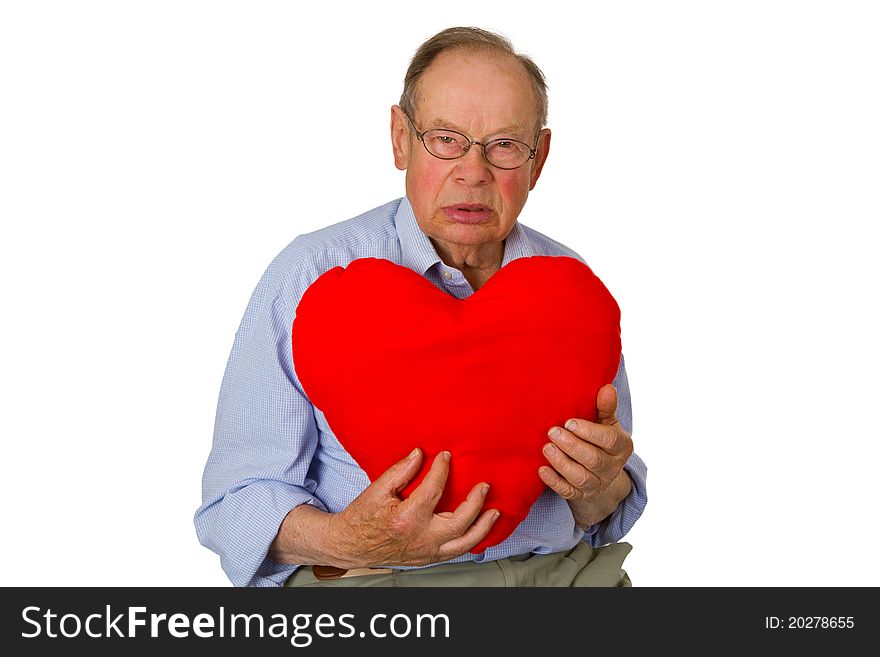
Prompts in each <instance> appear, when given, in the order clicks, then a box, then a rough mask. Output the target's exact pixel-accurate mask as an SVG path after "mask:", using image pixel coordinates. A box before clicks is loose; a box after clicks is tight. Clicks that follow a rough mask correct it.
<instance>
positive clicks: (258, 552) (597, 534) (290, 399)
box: [194, 198, 647, 586]
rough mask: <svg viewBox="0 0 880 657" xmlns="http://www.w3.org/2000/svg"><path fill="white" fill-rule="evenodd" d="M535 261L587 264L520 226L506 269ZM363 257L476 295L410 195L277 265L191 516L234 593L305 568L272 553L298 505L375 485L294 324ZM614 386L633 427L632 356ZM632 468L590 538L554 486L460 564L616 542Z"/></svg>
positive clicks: (259, 292) (331, 506)
mask: <svg viewBox="0 0 880 657" xmlns="http://www.w3.org/2000/svg"><path fill="white" fill-rule="evenodd" d="M533 255H549V256H569V257H573V258H577V259H578V260H581V261H582V262H583V259H582V258H581V257H580V256H579V255H577V254H576V253H575V252H574V251H572V250H571V249H568V248H567V247H565V246H563V245H562V244H559V243H558V242H555V241H553V240H551V239H549V238H548V237H545V236H544V235H542V234H540V233H538V232H537V231H535V230H532V229H531V228H527V227H526V226H523V225H521V224H519V223H517V224H515V225H514V227H513V230H512V231H511V232H510V234H509V235H508V237H507V239H506V240H505V243H504V260H503V261H502V266H504V265H505V264H507V263H508V262H510V261H511V260H515V259H516V258H524V257H528V256H533ZM357 258H384V259H387V260H391V261H392V262H395V263H398V264H400V265H403V266H405V267H408V268H410V269H412V270H413V271H415V272H416V273H418V274H420V275H423V276H425V277H426V278H427V279H428V280H429V281H431V282H432V283H433V284H434V285H436V286H437V287H438V288H440V289H441V290H443V291H445V292H448V293H449V294H451V295H453V296H455V297H457V298H460V299H463V298H465V297H467V296H469V295H471V294H473V289H472V288H471V286H470V284H469V283H468V282H467V280H466V279H465V278H464V276H463V275H462V273H461V272H460V271H459V270H457V269H453V268H452V267H448V266H446V265H445V264H443V262H442V261H441V260H440V257H439V256H438V255H437V252H436V250H435V249H434V247H433V245H432V244H431V241H430V240H429V239H428V237H427V236H426V235H425V234H424V233H423V232H422V231H421V229H419V227H418V224H417V223H416V219H415V215H414V214H413V210H412V206H411V205H410V203H409V201H408V200H407V199H406V198H403V199H397V200H395V201H392V202H390V203H387V204H386V205H383V206H381V207H378V208H375V209H373V210H370V211H369V212H366V213H364V214H362V215H360V216H358V217H355V218H353V219H349V220H348V221H343V222H340V223H337V224H334V225H332V226H328V227H326V228H322V229H321V230H318V231H315V232H313V233H309V234H305V235H300V236H299V237H297V238H296V239H295V240H293V242H291V243H290V244H289V245H288V246H287V247H286V248H285V249H284V250H283V251H282V252H281V253H280V254H278V256H277V257H276V258H275V259H274V260H273V261H272V263H271V264H270V265H269V267H268V268H267V269H266V272H265V273H264V274H263V277H262V278H261V279H260V282H259V284H258V285H257V287H256V289H255V290H254V292H253V295H252V296H251V299H250V302H249V303H248V306H247V310H246V311H245V314H244V317H243V319H242V321H241V325H240V326H239V329H238V331H237V332H236V335H235V341H234V343H233V345H232V352H231V354H230V356H229V362H228V363H227V366H226V371H225V373H224V375H223V382H222V385H221V387H220V398H219V401H218V404H217V416H216V421H215V425H214V442H213V446H212V449H211V453H210V455H209V456H208V461H207V464H206V466H205V471H204V476H203V479H202V505H201V506H200V507H199V508H198V510H197V511H196V513H195V518H194V522H195V528H196V533H197V535H198V538H199V541H200V542H201V543H202V545H204V546H205V547H207V548H209V549H211V550H213V551H214V552H216V553H217V554H219V555H220V562H221V565H222V567H223V570H224V571H225V572H226V575H227V576H228V577H229V579H230V580H231V581H232V583H233V584H234V585H236V586H281V585H283V584H284V581H285V580H286V579H287V578H288V577H289V576H290V575H291V574H292V573H293V572H294V570H296V568H297V567H298V566H296V565H290V564H280V563H276V562H274V561H272V560H271V559H268V558H267V557H266V553H267V551H268V549H269V545H270V544H271V542H272V541H273V539H274V538H275V536H276V534H277V532H278V528H279V526H280V525H281V521H282V520H284V517H285V516H286V515H287V514H288V512H289V511H290V510H291V509H292V508H294V507H295V506H298V505H300V504H311V505H312V506H315V507H317V508H319V509H321V510H323V511H329V512H331V513H336V512H339V511H341V510H343V509H344V508H345V507H346V506H347V505H348V504H349V503H350V502H351V501H352V500H353V499H354V498H355V497H356V496H357V495H358V494H360V493H361V491H363V489H364V488H366V486H367V485H368V484H369V479H368V478H367V475H366V473H365V472H364V471H363V470H361V468H360V467H358V465H357V464H356V463H355V462H354V460H353V459H352V458H351V456H349V454H348V452H346V450H345V449H344V448H343V447H342V445H340V443H339V441H338V440H337V439H336V436H334V435H333V431H331V429H330V427H329V426H328V425H327V422H326V420H325V419H324V415H323V413H321V411H319V410H318V409H317V408H315V407H314V406H312V404H311V403H310V402H309V400H308V399H307V398H306V396H305V394H304V393H303V390H302V387H301V386H300V383H299V381H298V379H297V377H296V373H295V372H294V368H293V359H292V355H291V327H292V325H293V319H294V316H295V312H296V307H297V304H298V303H299V300H300V298H301V297H302V295H303V293H304V292H305V290H306V289H307V288H308V287H309V285H311V284H312V283H313V282H314V281H315V280H316V279H317V278H318V277H319V276H320V275H321V274H323V273H324V272H326V271H327V270H329V269H332V268H333V267H336V266H343V267H344V266H346V265H347V264H348V263H350V262H351V261H352V260H355V259H357ZM614 385H615V387H616V388H617V395H618V407H617V415H618V420H619V421H620V423H621V425H623V427H624V428H625V429H626V430H627V431H629V432H632V411H631V404H630V391H629V385H628V383H627V379H626V370H625V369H624V361H623V357H621V361H620V369H619V370H618V373H617V376H616V377H615V379H614ZM548 429H549V427H548ZM626 468H627V471H628V472H629V475H630V477H631V478H632V481H633V488H632V492H631V493H630V495H629V497H627V498H626V500H624V502H623V503H622V504H621V505H620V506H619V507H618V509H617V510H616V511H615V512H614V513H613V514H612V515H611V516H609V517H608V518H606V519H605V520H603V521H602V522H600V523H598V524H596V525H594V526H592V527H590V528H589V529H588V530H587V531H586V532H584V531H582V530H581V529H579V528H578V527H577V525H576V524H575V522H574V519H573V517H572V514H571V511H570V509H569V506H568V503H567V502H566V501H565V500H564V499H562V498H561V497H559V495H557V494H556V493H554V492H553V491H552V490H550V489H549V488H548V489H546V490H545V492H544V493H543V494H542V495H541V496H540V497H539V498H538V500H537V501H536V502H535V503H534V505H533V506H532V509H531V511H530V512H529V515H528V516H527V517H526V518H525V520H523V521H522V523H520V525H519V526H518V527H517V529H516V530H515V531H514V532H513V534H511V535H510V536H509V537H508V538H507V539H506V540H505V541H504V542H503V543H500V544H498V545H495V546H492V547H489V548H486V550H485V551H484V552H483V553H482V554H480V555H475V554H471V553H467V554H465V555H462V556H461V557H458V558H457V559H454V560H453V561H467V560H473V561H492V560H495V559H502V558H504V557H508V556H511V555H516V554H526V553H529V552H534V553H538V554H545V553H550V552H559V551H563V550H568V549H570V548H572V547H574V546H575V545H576V544H577V542H578V541H580V540H584V541H586V542H588V543H589V544H590V545H592V546H599V545H605V544H607V543H612V542H616V541H619V540H620V539H622V538H623V536H624V535H625V534H626V533H627V532H628V531H629V530H630V528H631V527H632V526H633V524H635V522H636V520H638V518H639V516H641V514H642V511H643V510H644V508H645V505H646V504H647V493H646V488H645V478H646V475H647V469H646V467H645V465H644V463H643V462H642V461H641V459H640V458H639V457H638V456H636V455H635V454H633V455H632V457H631V458H630V460H629V461H628V463H627V465H626Z"/></svg>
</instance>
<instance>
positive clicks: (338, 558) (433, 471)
mask: <svg viewBox="0 0 880 657" xmlns="http://www.w3.org/2000/svg"><path fill="white" fill-rule="evenodd" d="M422 458H423V457H422V452H421V450H419V449H415V450H413V452H412V453H411V454H410V455H409V456H408V457H406V458H405V459H403V460H401V461H398V462H397V463H395V464H394V465H392V466H391V467H390V468H389V469H388V470H386V471H385V472H384V473H383V474H382V475H381V476H380V477H379V478H378V479H376V480H375V481H374V482H372V483H371V484H370V485H369V486H367V488H365V489H364V491H363V492H362V493H361V494H360V495H358V496H357V497H356V498H355V499H354V500H352V502H351V504H349V505H348V506H347V507H346V508H345V509H344V510H343V511H341V512H339V513H335V514H327V513H324V512H322V511H320V510H318V509H315V508H314V507H310V506H307V505H302V506H299V507H296V508H295V509H293V510H292V511H291V512H290V513H289V514H288V516H287V518H285V520H284V522H282V524H281V529H280V530H279V532H278V536H277V537H276V539H275V541H273V543H272V546H271V548H270V550H269V555H268V556H269V557H270V558H272V559H274V560H276V561H279V562H282V563H284V562H286V563H299V564H319V563H320V564H326V565H332V566H337V567H340V568H349V569H351V568H362V567H369V566H423V565H425V564H429V563H436V562H440V561H447V560H449V559H454V558H455V557H458V556H461V555H462V554H464V553H465V552H467V551H468V550H470V549H471V548H472V547H473V546H474V545H476V544H477V543H479V542H480V541H481V540H482V539H483V538H484V537H485V536H486V534H488V533H489V530H490V529H491V528H492V525H493V524H494V523H495V520H496V519H497V518H498V515H499V512H498V511H497V510H494V509H490V510H488V511H484V512H483V513H482V514H481V513H480V509H481V508H482V506H483V501H484V500H485V499H486V493H487V492H488V490H489V485H488V484H485V483H483V484H477V485H476V486H474V487H473V489H471V491H470V493H469V494H468V496H467V498H466V499H465V500H464V501H463V502H462V503H461V504H460V505H459V506H458V508H456V510H455V511H446V512H443V513H434V509H435V507H436V506H437V503H438V502H439V501H440V497H441V496H442V495H443V489H444V487H445V486H446V479H447V477H448V476H449V459H450V455H449V452H441V453H440V454H438V455H437V457H436V458H435V459H434V462H433V463H432V464H431V468H430V470H428V473H427V474H426V475H425V477H424V479H422V481H421V483H419V485H418V486H416V488H415V489H413V491H412V493H411V494H410V495H409V497H407V499H405V500H403V499H401V498H400V492H401V491H402V490H403V489H404V488H406V486H407V484H409V482H410V481H411V480H412V479H413V478H414V477H415V476H416V474H417V473H418V472H419V469H420V467H421V465H422Z"/></svg>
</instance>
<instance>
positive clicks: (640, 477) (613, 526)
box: [583, 453, 648, 547]
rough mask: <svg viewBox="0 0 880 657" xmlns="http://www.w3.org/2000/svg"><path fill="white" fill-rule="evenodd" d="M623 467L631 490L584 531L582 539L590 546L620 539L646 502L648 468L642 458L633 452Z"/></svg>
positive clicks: (597, 545) (631, 525)
mask: <svg viewBox="0 0 880 657" xmlns="http://www.w3.org/2000/svg"><path fill="white" fill-rule="evenodd" d="M623 467H624V470H626V471H627V473H628V474H629V477H630V479H631V480H632V490H631V491H630V493H629V495H627V497H626V499H624V500H623V502H622V503H621V504H620V505H619V506H618V507H617V509H616V510H615V511H614V513H612V514H611V515H610V516H608V517H607V518H605V520H603V521H601V522H597V523H596V524H595V525H593V526H591V527H588V528H587V529H586V530H585V531H584V536H583V540H584V541H585V542H586V543H588V544H589V545H591V546H592V547H600V546H602V545H608V544H609V543H617V542H618V541H620V540H621V539H622V538H623V537H624V536H626V534H627V533H628V532H629V530H630V529H632V527H633V525H635V524H636V521H637V520H638V519H639V518H640V517H641V515H642V512H643V511H644V510H645V506H647V504H648V493H647V489H646V487H645V483H646V479H647V475H648V469H647V468H646V467H645V464H644V463H643V462H642V459H640V458H639V457H638V456H637V455H636V454H635V453H633V454H632V455H631V456H630V458H629V460H628V461H627V462H626V465H624V466H623Z"/></svg>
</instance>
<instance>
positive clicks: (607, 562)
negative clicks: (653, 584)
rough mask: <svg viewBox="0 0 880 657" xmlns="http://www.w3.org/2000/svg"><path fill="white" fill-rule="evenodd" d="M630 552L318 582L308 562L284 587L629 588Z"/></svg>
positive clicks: (533, 557)
mask: <svg viewBox="0 0 880 657" xmlns="http://www.w3.org/2000/svg"><path fill="white" fill-rule="evenodd" d="M630 550H632V546H631V545H630V544H629V543H612V544H611V545H606V546H604V547H600V548H592V547H590V546H589V545H587V544H586V543H583V542H581V543H578V544H577V545H576V546H575V547H573V548H572V549H571V550H569V551H568V552H554V553H553V554H524V555H520V556H516V557H510V558H507V559H499V560H498V561H487V562H483V563H476V562H473V561H465V562H462V563H449V564H440V565H439V566H431V567H430V568H416V569H412V570H398V571H395V572H393V573H388V574H380V575H361V576H359V577H342V578H339V579H331V580H324V581H322V580H319V579H317V578H316V577H315V576H314V575H313V574H312V569H311V567H310V566H302V567H300V568H298V569H297V571H296V572H295V573H293V575H291V576H290V577H289V578H288V580H287V581H286V582H285V584H284V585H285V586H328V587H329V586H343V587H348V586H394V587H415V586H503V587H511V586H565V587H569V586H604V587H630V586H632V582H631V581H630V579H629V576H628V575H627V573H626V571H625V570H623V568H622V565H623V560H624V559H625V558H626V555H628V554H629V552H630Z"/></svg>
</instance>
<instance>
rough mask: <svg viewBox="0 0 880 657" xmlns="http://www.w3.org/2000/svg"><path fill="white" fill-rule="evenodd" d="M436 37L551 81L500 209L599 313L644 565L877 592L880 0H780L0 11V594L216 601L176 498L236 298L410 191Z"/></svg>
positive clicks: (736, 579) (701, 576)
mask: <svg viewBox="0 0 880 657" xmlns="http://www.w3.org/2000/svg"><path fill="white" fill-rule="evenodd" d="M304 7H307V8H304ZM451 25H478V26H481V27H485V28H489V29H493V30H496V31H499V32H502V33H504V34H505V35H507V36H509V37H510V38H511V39H512V40H513V42H514V45H515V46H516V47H517V48H518V49H520V50H521V51H524V52H526V53H528V54H530V55H532V56H533V57H534V58H535V59H536V61H537V62H538V64H539V65H540V66H541V68H542V69H543V70H544V72H545V74H546V75H547V78H548V81H549V84H550V127H551V128H552V130H553V143H552V149H551V155H550V158H549V160H548V163H547V166H546V168H545V170H544V173H543V177H542V179H541V181H540V182H539V185H538V187H537V188H536V189H535V191H534V192H533V193H532V195H531V197H530V200H529V203H528V205H527V206H526V209H525V211H524V213H523V215H522V217H521V219H522V221H523V223H525V224H527V225H531V226H533V227H535V228H537V229H538V230H541V231H542V232H545V233H547V234H549V235H550V236H552V237H554V238H556V239H558V240H560V241H562V242H564V243H566V244H568V245H569V246H571V247H573V248H575V249H576V250H577V251H579V252H580V253H581V254H582V255H583V256H584V257H585V258H586V259H587V261H588V262H589V263H590V264H591V266H592V267H593V269H594V270H595V271H596V273H597V274H598V275H599V276H600V277H601V278H602V279H603V280H604V281H605V283H606V284H607V285H608V287H609V288H610V289H611V291H612V293H613V294H614V295H615V297H616V298H617V300H618V302H619V303H620V305H621V308H622V311H623V319H622V322H623V344H624V353H625V354H626V356H627V362H628V372H629V376H630V383H631V387H632V394H633V404H634V414H635V431H634V439H635V443H636V449H637V451H638V453H639V454H640V455H641V456H642V457H643V458H644V460H645V461H646V463H647V464H648V468H649V477H648V483H649V496H650V502H649V505H648V507H647V510H646V511H645V514H644V516H643V517H642V519H641V520H640V521H639V523H638V524H637V525H636V527H635V528H634V529H633V531H632V532H631V533H630V534H629V535H628V537H627V540H629V541H630V542H631V543H632V544H633V545H634V549H633V552H632V553H631V555H630V557H629V558H628V560H627V564H626V567H627V570H628V572H629V573H630V575H631V577H632V579H633V580H634V583H635V585H637V586H664V585H672V586H678V585H694V586H747V585H769V586H810V585H818V586H831V585H835V586H863V585H871V586H877V585H880V565H878V560H877V559H876V550H877V548H876V545H877V538H878V536H877V518H878V513H877V502H878V496H877V492H876V490H877V489H876V482H877V465H878V458H880V449H878V446H877V445H878V438H880V435H878V434H880V432H878V428H877V427H878V422H877V419H876V412H875V409H876V407H877V397H878V392H880V389H878V388H880V386H878V383H877V381H878V379H877V372H878V365H880V350H878V346H877V345H878V337H877V336H878V332H880V322H878V320H877V296H878V295H877V287H878V286H877V283H878V280H880V276H878V274H880V271H878V269H880V268H878V265H877V263H876V260H875V258H876V251H877V237H876V232H875V227H876V226H877V224H878V220H880V194H878V182H880V155H878V154H880V121H878V117H880V90H878V89H880V85H878V80H880V39H878V37H877V35H878V33H880V10H878V8H877V5H876V4H875V3H871V2H845V1H833V2H832V1H828V2H809V1H804V2H781V1H772V0H764V1H761V2H752V1H742V0H741V1H739V2H614V3H606V2H581V3H572V2H568V1H565V2H552V1H545V2H514V1H512V0H503V1H495V0H480V2H474V1H473V0H467V1H465V2H458V1H448V2H445V3H442V4H436V3H428V4H424V3H417V2H411V1H410V2H400V3H396V2H376V1H372V2H364V3H350V4H347V3H340V2H324V3H296V2H186V1H179V0H178V1H174V2H163V1H155V0H154V1H152V2H39V1H34V2H4V3H2V5H0V98H2V101H0V219H2V239H0V285H2V288H0V289H2V309H3V310H2V312H3V315H2V317H3V319H2V323H0V337H2V341H0V350H2V351H0V393H2V397H0V399H2V415H0V435H2V445H3V451H2V454H3V458H2V475H3V476H2V478H0V500H2V502H0V503H2V511H3V516H2V517H3V524H2V527H3V539H2V541H0V584H2V585H23V586H25V585H37V586H42V585H53V584H60V585H71V586H73V585H110V586H153V585H183V586H197V585H218V586H228V585H229V582H228V580H227V579H226V577H225V575H224V574H223V573H222V571H221V569H220V564H219V560H218V558H217V557H216V555H214V554H213V553H212V552H210V551H208V550H207V549H206V548H203V547H202V546H201V545H200V544H199V543H198V541H197V539H196V535H195V531H194V529H193V525H192V516H193V513H194V511H195V509H196V508H197V506H198V505H199V503H200V483H201V482H200V479H201V473H202V468H203V466H204V462H205V459H206V457H207V455H208V451H209V449H210V443H211V432H212V426H213V420H214V417H213V414H214V409H215V404H216V399H217V393H218V391H219V386H220V380H221V376H222V373H223V368H224V366H225V363H226V358H227V356H228V353H229V348H230V346H231V344H232V339H233V336H234V334H235V330H236V328H237V326H238V322H239V320H240V317H241V314H242V312H243V311H244V307H245V304H246V302H247V300H248V297H249V295H250V292H251V290H252V289H253V287H254V285H255V284H256V282H257V280H258V278H259V277H260V275H261V273H262V271H263V269H264V268H265V266H266V265H267V264H268V262H269V261H270V260H271V258H272V257H273V256H274V255H275V254H276V253H277V252H278V251H280V250H281V249H282V248H283V247H284V246H285V245H286V244H287V243H288V242H289V241H290V240H291V239H293V238H294V237H295V236H296V235H297V234H299V233H301V232H305V231H308V230H312V229H315V228H318V227H320V226H323V225H326V224H329V223H334V222H336V221H340V220H342V219H346V218H348V217H351V216H353V215H356V214H359V213H360V212H363V211H364V210H367V209H369V208H372V207H374V206H377V205H380V204H382V203H384V202H386V201H388V200H390V199H392V198H396V197H398V196H401V195H402V193H403V173H402V172H399V171H397V170H396V169H395V168H394V166H393V161H392V157H391V148H390V145H389V139H388V120H389V108H390V106H391V105H392V104H393V103H394V102H396V100H397V98H398V97H399V94H400V88H401V83H402V79H403V75H404V72H405V69H406V66H407V63H408V60H409V58H410V57H411V55H412V54H413V52H414V51H415V49H416V48H417V47H418V45H419V44H420V43H421V42H422V41H423V40H424V39H425V38H427V37H429V36H430V35H432V34H434V33H435V32H437V31H439V30H440V29H442V28H444V27H448V26H451ZM355 145H357V146H358V148H357V150H355V149H354V147H355Z"/></svg>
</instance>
